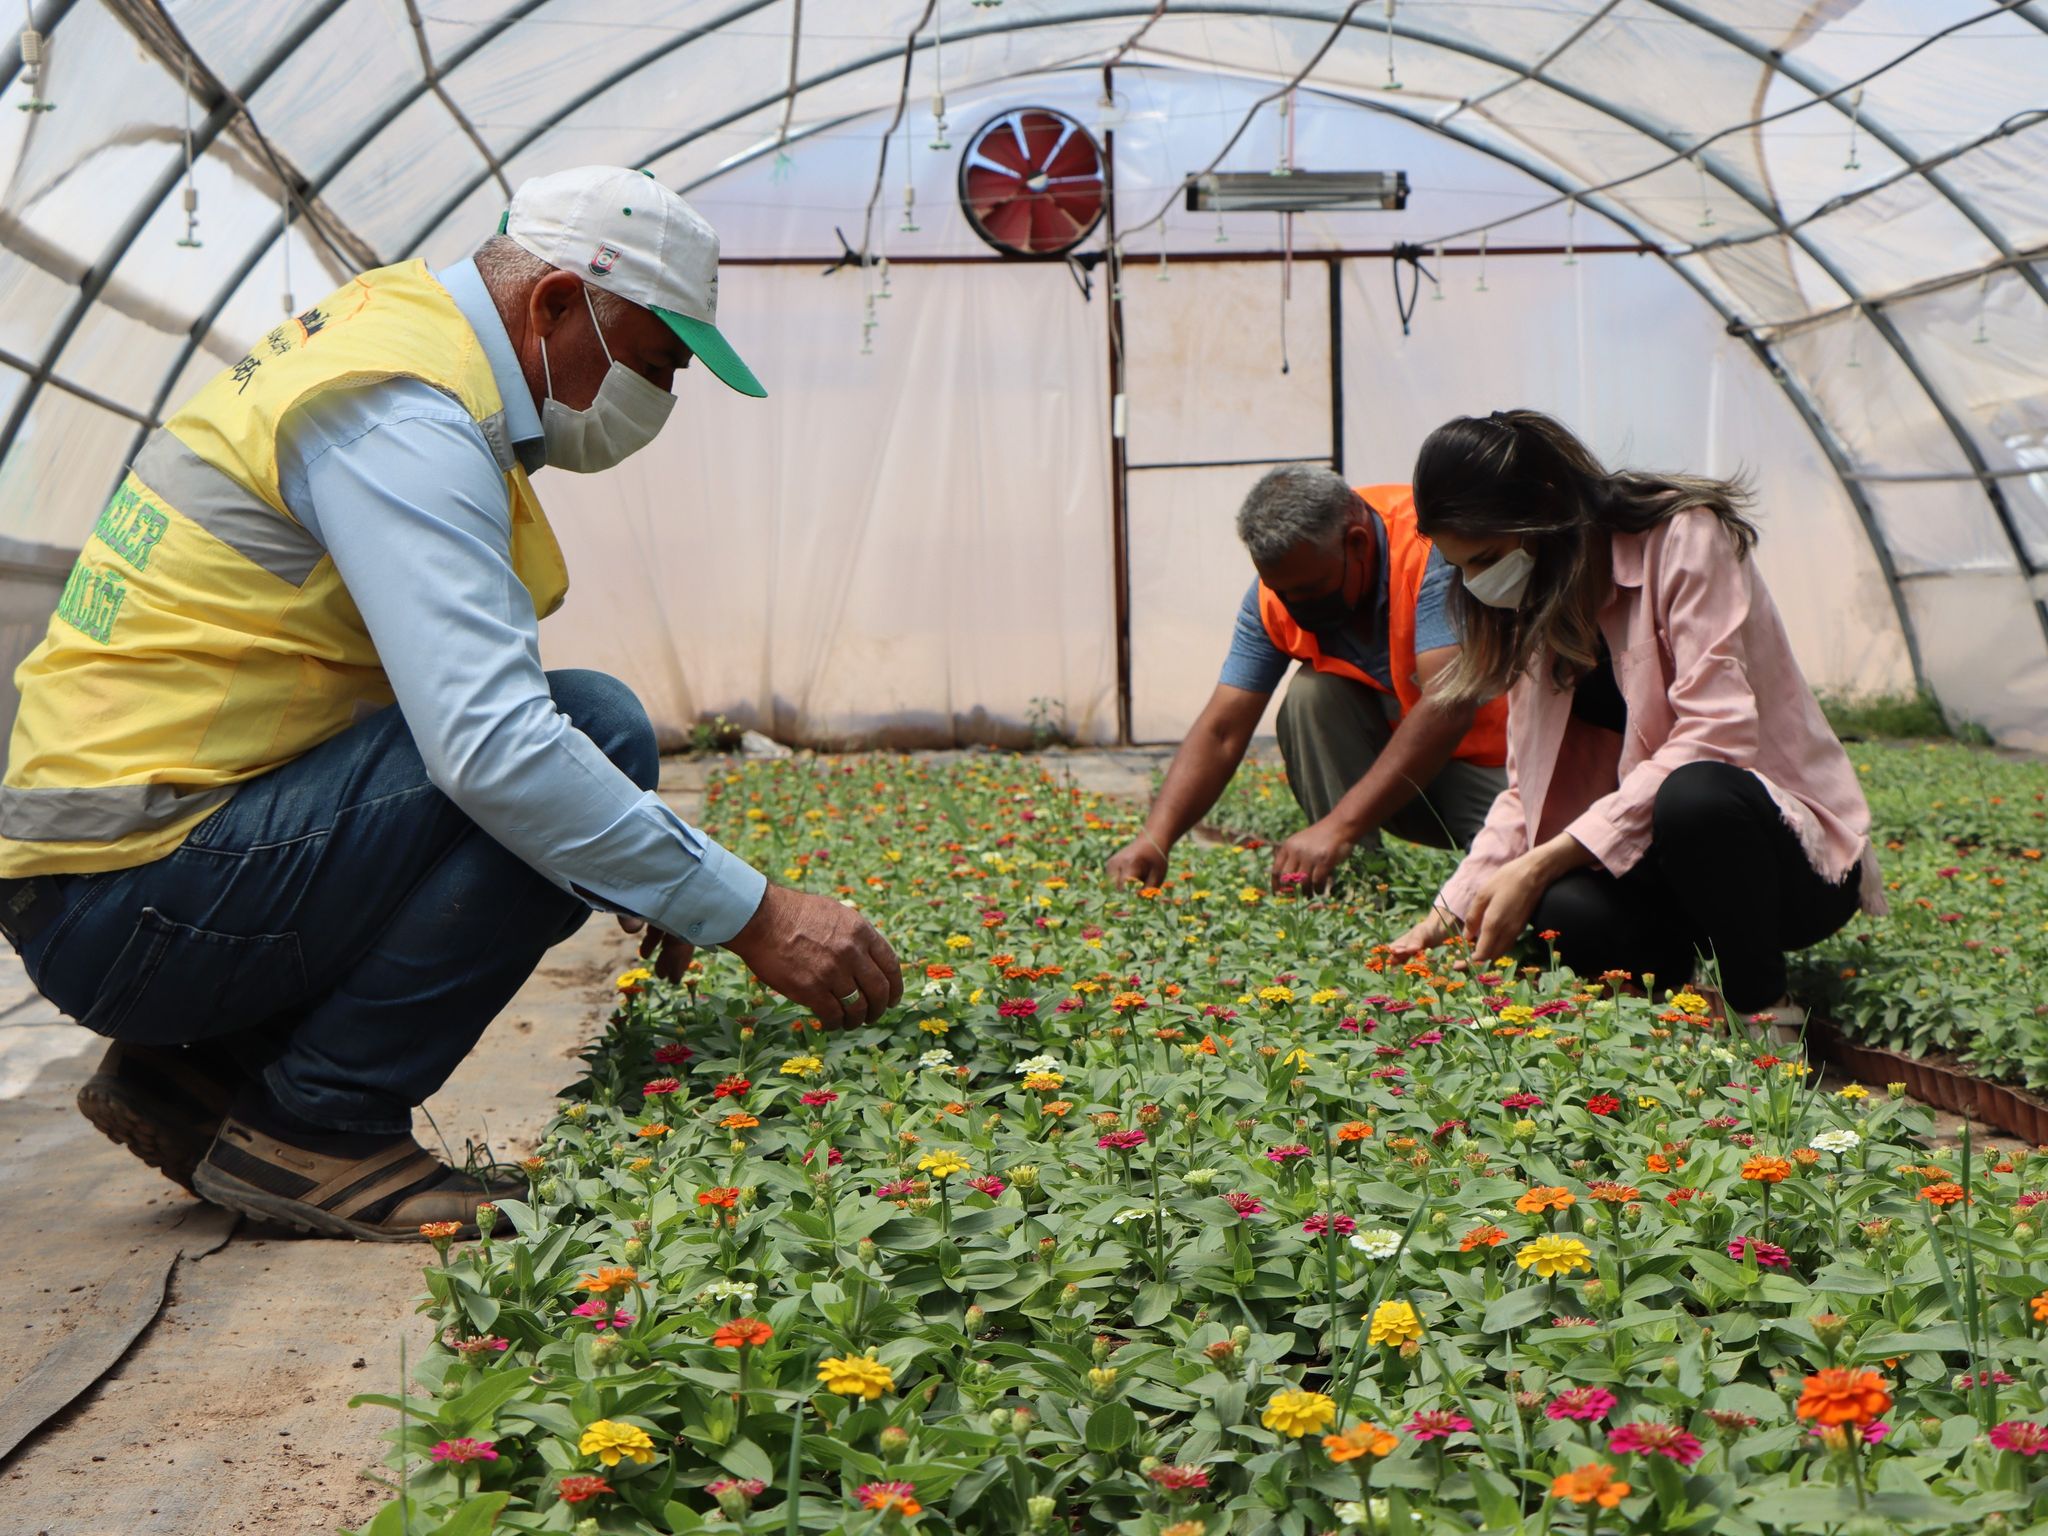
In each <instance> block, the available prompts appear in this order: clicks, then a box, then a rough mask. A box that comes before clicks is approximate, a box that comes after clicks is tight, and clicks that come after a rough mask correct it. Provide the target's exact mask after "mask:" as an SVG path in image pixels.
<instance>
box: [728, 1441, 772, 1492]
mask: <svg viewBox="0 0 2048 1536" xmlns="http://www.w3.org/2000/svg"><path fill="white" fill-rule="evenodd" d="M718 1464H719V1465H720V1466H721V1467H723V1468H725V1470H726V1471H728V1472H730V1473H731V1474H732V1475H733V1476H734V1477H754V1478H759V1479H760V1480H761V1481H762V1482H764V1483H772V1482H774V1481H775V1463H774V1462H772V1461H770V1460H769V1459H768V1453H767V1452H766V1451H764V1450H762V1449H761V1447H760V1446H758V1445H756V1444H754V1442H753V1441H751V1440H749V1439H747V1438H746V1436H744V1435H742V1436H740V1438H738V1439H737V1440H735V1441H733V1442H732V1443H731V1444H730V1445H728V1446H725V1447H724V1448H723V1449H721V1450H720V1451H719V1453H718Z"/></svg>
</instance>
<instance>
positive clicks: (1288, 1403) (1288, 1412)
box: [1259, 1389, 1337, 1440]
mask: <svg viewBox="0 0 2048 1536" xmlns="http://www.w3.org/2000/svg"><path fill="white" fill-rule="evenodd" d="M1336 1417H1337V1404H1336V1402H1335V1401H1334V1400H1333V1399H1331V1398H1328V1397H1325V1396H1324V1395H1323V1394H1322V1393H1320V1392H1297V1391H1293V1390H1291V1389H1290V1390H1286V1391H1281V1392H1275V1393H1274V1394H1273V1397H1272V1400H1271V1401H1269V1402H1268V1403H1267V1404H1266V1411H1265V1412H1264V1413H1262V1414H1260V1415H1259V1422H1260V1423H1261V1424H1263V1425H1265V1426H1266V1428H1268V1429H1270V1430H1273V1431H1274V1432H1275V1433H1277V1434H1282V1435H1286V1436H1287V1437H1288V1438H1290V1439H1293V1440H1299V1439H1300V1438H1301V1437H1302V1436H1303V1435H1308V1434H1313V1433H1315V1432H1316V1431H1317V1430H1319V1429H1321V1428H1322V1427H1323V1426H1324V1425H1325V1424H1327V1423H1329V1422H1330V1421H1331V1420H1332V1419H1334V1418H1336Z"/></svg>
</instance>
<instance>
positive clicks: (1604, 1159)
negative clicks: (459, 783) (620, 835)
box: [364, 759, 2048, 1536]
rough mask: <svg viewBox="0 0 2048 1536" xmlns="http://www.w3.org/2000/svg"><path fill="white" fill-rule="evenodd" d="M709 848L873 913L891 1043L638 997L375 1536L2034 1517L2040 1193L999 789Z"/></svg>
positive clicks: (697, 976)
mask: <svg viewBox="0 0 2048 1536" xmlns="http://www.w3.org/2000/svg"><path fill="white" fill-rule="evenodd" d="M710 800H711V804H710V810H709V817H708V820H709V822H710V824H711V826H712V827H713V829H714V830H715V831H716V832H717V833H718V835H720V836H721V837H722V838H723V839H724V840H726V841H727V842H728V843H729V844H731V845H732V846H735V847H737V848H739V849H741V850H743V851H744V852H745V853H746V854H747V855H748V856H749V857H750V858H752V859H753V860H754V861H755V862H756V863H758V864H761V865H762V866H763V867H765V868H767V869H769V870H770V871H771V872H773V873H775V874H777V875H778V876H779V877H781V878H783V879H785V880H788V881H790V882H792V883H798V884H802V885H804V886H806V887H808V888H811V889H816V890H824V891H836V892H837V893H839V894H840V895H842V896H843V897H845V898H846V899H849V900H856V901H858V902H859V903H860V904H861V905H862V907H863V908H864V909H866V910H868V911H869V912H870V913H871V914H872V915H873V916H874V917H875V919H876V921H877V922H878V923H879V924H880V926H881V927H882V928H883V930H884V931H885V932H886V933H887V934H888V935H889V936H890V938H891V939H892V941H893V942H894V943H895V944H896V946H897V948H898V950H899V952H900V953H901V954H902V955H903V957H904V961H905V965H906V969H907V971H908V973H909V975H910V985H909V989H908V994H907V997H906V1002H905V1006H904V1008H903V1009H901V1010H900V1011H899V1013H898V1014H897V1015H896V1016H894V1017H892V1019H891V1020H890V1021H889V1022H888V1024H887V1025H886V1026H883V1027H877V1028H868V1029H862V1030H856V1031H849V1032H839V1033H821V1032H818V1031H816V1029H815V1027H807V1026H806V1021H804V1020H803V1019H801V1018H799V1017H797V1016H796V1014H795V1013H794V1011H793V1010H792V1009H790V1008H789V1007H787V1006H786V1005H782V1004H779V1003H775V1002H773V1001H771V1000H769V999H767V998H766V997H764V996H763V995H761V994H760V993H759V992H758V991H757V990H755V989H753V988H752V986H751V984H750V983H749V982H748V981H747V979H746V978H745V976H744V974H743V973H742V972H741V971H740V970H739V969H738V967H737V966H736V964H735V963H734V962H732V961H731V960H730V959H728V958H726V957H723V956H719V957H715V958H713V959H712V960H711V961H710V963H709V964H708V965H707V966H704V967H702V968H701V969H697V970H694V971H693V974H692V977H691V979H690V982H689V984H688V985H687V986H685V987H683V988H677V989H667V988H663V987H660V986H657V985H655V984H653V983H652V982H651V980H649V979H648V978H647V977H645V975H644V974H639V973H629V974H628V976H627V977H626V978H622V980H623V981H624V983H625V987H624V990H623V995H622V1000H621V1006H620V1009H619V1011H618V1012H617V1014H616V1015H615V1017H614V1019H613V1021H612V1023H611V1025H610V1027H609V1028H608V1030H607V1032H606V1034H605V1036H604V1037H603V1038H602V1039H601V1040H600V1041H598V1042H596V1043H595V1044H594V1045H593V1046H592V1048H591V1049H590V1051H589V1052H588V1053H587V1056H586V1061H587V1069H588V1070H587V1075H586V1076H585V1078H584V1079H583V1080H582V1082H581V1083H580V1084H578V1085H577V1087H576V1088H575V1089H574V1090H573V1091H572V1093H571V1094H570V1096H569V1100H568V1102H567V1103H566V1104H565V1106H564V1108H563V1110H562V1112H561V1114H560V1116H559V1117H558V1119H557V1120H556V1121H555V1123H554V1125H553V1126H552V1128H551V1129H550V1131H549V1132H548V1135H547V1138H546V1141H545V1144H544V1146H543V1148H542V1151H541V1155H540V1156H539V1157H537V1158H536V1159H534V1160H533V1161H532V1163H531V1164H530V1165H529V1166H528V1172H529V1175H530V1181H531V1191H532V1193H531V1198H530V1199H528V1200H526V1201H523V1202H507V1203H506V1204H505V1206H504V1207H503V1209H502V1211H501V1212H500V1213H499V1220H498V1222H497V1223H496V1225H495V1230H494V1231H493V1233H492V1234H491V1235H490V1236H489V1237H488V1238H487V1239H486V1240H485V1241H483V1242H481V1243H477V1244H469V1245H462V1246H459V1247H454V1246H451V1245H449V1244H447V1243H446V1242H445V1241H444V1242H443V1243H442V1244H441V1245H440V1246H441V1248H442V1250H443V1251H442V1252H441V1253H440V1254H439V1257H438V1262H437V1263H436V1264H435V1265H434V1266H433V1267H432V1268H431V1269H430V1270H429V1271H428V1277H427V1278H428V1286H429V1291H430V1296H429V1300H428V1302H427V1306H428V1308H429V1310H430V1311H431V1312H432V1314H433V1316H434V1318H435V1321H436V1324H437V1327H438V1328H439V1329H440V1330H441V1332H442V1343H441V1344H440V1345H437V1347H436V1348H435V1349H434V1351H433V1352H432V1354H431V1355H430V1356H429V1357H428V1358H427V1359H425V1360H423V1361H419V1362H415V1365H416V1369H415V1371H414V1373H413V1374H414V1376H415V1379H416V1380H417V1382H418V1383H420V1385H421V1386H422V1387H423V1389H424V1391H423V1392H416V1393H415V1394H414V1395H412V1396H410V1397H407V1398H405V1399H403V1400H401V1399H399V1398H397V1397H377V1396H373V1397H371V1398H369V1399H366V1400H364V1401H368V1402H370V1403H374V1404H376V1405H378V1406H379V1407H380V1409H381V1410H386V1411H394V1417H393V1424H394V1426H395V1427H394V1429H393V1439H394V1442H395V1445H394V1452H393V1462H394V1466H395V1467H396V1469H397V1471H398V1473H399V1474H401V1476H402V1486H403V1492H402V1496H401V1497H396V1498H394V1499H393V1501H392V1502H391V1503H390V1504H389V1505H388V1506H387V1507H386V1508H385V1510H384V1511H383V1512H382V1513H380V1515H379V1516H378V1517H377V1519H376V1521H374V1522H373V1523H372V1525H371V1526H370V1527H369V1528H368V1529H369V1530H370V1531H371V1532H373V1533H375V1536H396V1533H398V1532H400V1531H401V1530H410V1531H412V1532H427V1531H446V1532H458V1533H466V1536H475V1533H480V1532H482V1531H485V1530H487V1529H491V1528H494V1527H493V1522H495V1528H496V1529H501V1530H550V1531H570V1530H577V1531H585V1532H600V1531H602V1532H621V1533H623V1532H638V1533H666V1532H685V1531H698V1530H704V1529H713V1528H715V1529H722V1530H744V1531H753V1532H830V1531H842V1530H843V1531H848V1532H863V1533H864V1532H870V1531H872V1532H889V1531H900V1530H906V1529H918V1530H923V1531H928V1532H961V1533H975V1536H982V1533H987V1536H994V1533H1018V1532H1034V1531H1045V1532H1051V1531H1077V1532H1091V1533H1092V1532H1101V1533H1109V1532H1120V1533H1131V1536H1201V1533H1210V1536H1221V1533H1225V1532H1229V1533H1241V1536H1252V1533H1262V1532H1279V1533H1284V1536H1307V1533H1311V1532H1321V1531H1335V1530H1344V1531H1372V1532H1379V1533H1386V1532H1401V1533H1407V1532H1415V1533H1424V1532H1470V1531H1475V1530H1482V1529H1483V1530H1488V1531H1504V1530H1512V1529H1528V1530H1531V1531H1536V1530H1548V1529H1555V1530H1565V1531H1577V1530H1581V1529H1583V1530H1587V1531H1592V1530H1595V1529H1599V1528H1605V1529H1609V1530H1616V1529H1635V1530H1645V1531H1648V1530H1671V1531H1677V1530H1696V1531H1708V1530H1712V1531H1728V1532H1762V1531H1810V1530H1820V1529H1824V1528H1828V1527H1830V1526H1842V1525H1843V1523H1844V1522H1854V1521H1858V1520H1864V1521H1876V1522H1879V1523H1878V1524H1873V1525H1870V1526H1869V1527H1868V1528H1870V1529H1879V1528H1889V1527H1885V1526H1883V1525H1882V1522H1883V1521H1891V1522H1895V1523H1896V1525H1897V1527H1898V1528H1900V1529H1907V1530H1923V1529H1936V1528H1951V1527H1955V1526H1958V1525H1961V1526H1967V1527H1968V1528H1971V1529H1988V1528H1990V1527H1991V1526H1992V1525H1993V1524H1995V1523H1999V1522H2009V1523H2010V1525H2011V1527H2013V1528H2018V1527H2021V1526H2023V1525H2025V1524H2027V1523H2028V1522H2029V1521H2030V1520H2034V1519H2038V1518H2040V1516H2041V1514H2042V1513H2044V1512H2048V1497H2043V1496H2042V1495H2048V1488H2044V1489H2041V1490H2038V1491H2037V1489H2036V1487H2035V1483H2036V1479H2035V1477H2034V1476H2033V1473H2032V1468H2033V1467H2034V1466H2035V1462H2034V1461H2033V1456H2034V1454H2035V1453H2036V1452H2038V1451H2040V1450H2042V1449H2044V1448H2048V1428H2043V1427H2041V1424H2040V1421H2041V1420H2043V1419H2044V1418H2048V1414H2044V1412H2043V1399H2042V1390H2041V1389H2042V1383H2043V1379H2044V1378H2043V1371H2042V1357H2043V1350H2042V1345H2041V1343H2040V1338H2039V1334H2040V1322H2039V1320H2040V1319H2041V1318H2043V1317H2048V1296H2044V1295H2041V1294H2040V1293H2041V1292H2042V1291H2043V1281H2042V1280H2041V1279H2040V1278H2036V1277H2033V1276H2031V1275H2030V1273H2029V1263H2028V1261H2029V1259H2030V1258H2031V1257H2032V1256H2033V1255H2034V1253H2035V1251H2036V1249H2037V1248H2038V1246H2039V1237H2038V1235H2037V1234H2036V1232H2035V1230H2034V1224H2033V1222H2032V1220H2031V1219H2030V1217H2029V1214H2028V1211H2027V1207H2028V1206H2029V1205H2031V1204H2032V1203H2033V1200H2034V1198H2035V1197H2034V1196H2033V1195H2031V1194H2029V1193H2027V1191H2028V1190H2029V1189H2030V1187H2031V1186H2033V1185H2034V1184H2037V1183H2038V1184H2044V1185H2048V1163H2042V1162H2038V1161H2034V1160H2030V1159H2029V1158H2027V1157H2026V1156H2025V1155H2024V1154H2023V1153H2018V1152H2015V1153H2013V1154H2011V1155H2009V1156H2000V1155H1997V1154H1995V1153H1984V1152H1981V1151H1980V1152H1979V1153H1978V1154H1977V1155H1972V1154H1971V1153H1970V1152H1969V1151H1968V1150H1967V1149H1965V1151H1964V1152H1963V1153H1962V1154H1961V1155H1957V1156H1943V1157H1934V1156H1932V1155H1931V1154H1930V1153H1929V1152H1928V1150H1927V1149H1926V1147H1925V1145H1924V1144H1923V1143H1922V1142H1921V1141H1920V1140H1919V1133H1921V1132H1923V1131H1924V1130H1925V1129H1926V1124H1927V1122H1926V1116H1925V1114H1924V1112H1923V1111H1921V1110H1920V1109H1919V1108H1917V1107H1916V1106H1914V1105H1912V1104H1910V1103H1907V1102H1904V1101H1901V1100H1894V1099H1890V1098H1887V1097H1885V1096H1883V1095H1881V1094H1880V1095H1875V1096H1872V1095H1865V1094H1863V1092H1862V1090H1850V1091H1849V1092H1847V1093H1845V1094H1843V1095H1837V1096H1824V1095H1822V1094H1820V1093H1818V1092H1816V1091H1815V1090H1814V1089H1813V1088H1812V1087H1811V1086H1810V1081H1811V1080H1810V1077H1809V1075H1808V1074H1807V1072H1806V1069H1805V1067H1804V1064H1803V1063H1801V1062H1799V1061H1787V1060H1780V1059H1779V1058H1778V1057H1776V1056H1773V1055H1770V1054H1768V1053H1767V1052H1766V1051H1765V1050H1764V1048H1763V1047H1762V1046H1759V1045H1754V1044H1751V1043H1750V1042H1747V1041H1744V1040H1741V1039H1737V1038H1730V1037H1726V1036H1723V1035H1720V1034H1717V1033H1716V1032H1714V1030H1713V1029H1712V1028H1711V1027H1710V1025H1709V1024H1708V1022H1707V1021H1706V1020H1705V1019H1704V1017H1703V1015H1704V1013H1705V1007H1704V1004H1702V1003H1701V1002H1699V1000H1698V999H1695V998H1691V997H1689V996H1684V997H1681V998H1679V999H1677V1000H1676V1001H1674V1002H1667V1003H1664V1004H1653V1003H1651V1002H1648V1001H1644V1000H1639V999H1629V998H1618V999H1617V998H1612V997H1609V996H1607V995H1606V988H1604V987H1603V986H1601V985H1600V984H1598V983H1593V984H1585V983H1581V982H1580V981H1578V980H1575V979H1573V978H1571V977H1569V976H1567V975H1564V974H1561V973H1558V972H1555V971H1553V970H1551V969H1549V968H1547V967H1543V966H1536V967H1531V968H1529V969H1528V970H1525V971H1522V972H1518V973H1510V974H1494V973H1485V974H1474V973H1473V972H1472V971H1471V970H1470V969H1469V968H1468V967H1467V966H1466V964H1465V962H1463V961H1462V960H1460V959H1457V958H1455V956H1454V955H1453V956H1437V957H1432V958H1433V960H1434V967H1433V966H1432V965H1429V964H1422V963H1419V962H1418V963H1415V964H1411V965H1410V966H1408V967H1406V968H1405V969H1404V968H1399V967H1394V966H1391V965H1390V964H1389V963H1388V961H1387V960H1386V958H1385V952H1384V950H1383V949H1382V948H1378V947H1376V946H1378V945H1380V944H1381V942H1382V941H1383V940H1384V939H1385V938H1387V937H1388V936H1389V934H1390V932H1391V931H1392V929H1391V927H1390V925H1389V921H1388V919H1387V918H1386V916H1385V915H1384V913H1383V912H1382V911H1381V910H1380V902H1379V901H1377V900H1372V899H1368V900H1367V902H1366V903H1365V905H1364V906H1363V907H1360V906H1358V905H1341V904H1324V903H1316V902H1310V901H1306V900H1301V899H1297V898H1296V897H1293V896H1288V895H1277V896H1276V895H1274V894H1272V893H1270V892H1268V891H1265V890H1263V889H1262V888H1261V884H1260V877H1261V875H1262V874H1263V872H1264V870H1265V869H1266V867H1267V864H1266V856H1265V855H1263V854H1261V853H1258V852H1249V851H1245V850H1240V849H1231V848H1215V849H1189V850H1186V851H1185V852H1184V853H1183V854H1182V856H1181V857H1180V858H1179V859H1178V860H1177V868H1176V874H1175V877H1174V879H1173V880H1172V881H1171V882H1170V883H1169V884H1168V885H1167V886H1166V887H1165V888H1164V889H1160V890H1147V891H1142V892H1122V893H1117V892H1110V891H1107V890H1105V889H1104V888H1103V887H1102V885H1101V883H1100V881H1099V878H1098V874H1097V871H1098V870H1099V868H1100V863H1101V861H1102V859H1103V858H1104V857H1105V856H1106V854H1107V853H1108V852H1109V851H1110V850H1111V849H1112V848H1114V847H1115V846H1117V845H1118V843H1119V842H1121V841H1122V840H1123V839H1124V838H1126V837H1127V836H1128V835H1129V833H1130V827H1131V822H1130V819H1129V815H1128V812H1127V811H1126V810H1124V809H1122V808H1113V807H1111V806H1109V805H1107V804H1105V803H1102V802H1098V801H1094V800H1092V799H1090V798H1089V797H1086V796H1083V795H1081V794H1079V793H1077V792H1075V791H1072V790H1070V789H1068V788H1066V787H1065V786H1063V785H1062V784H1060V783H1058V782H1055V781H1053V780H1052V779H1050V778H1047V777H1040V776H1037V775H1036V774H1035V770H1032V769H1030V768H1029V767H1027V766H1026V765H1023V764H1021V763H1018V762H1016V761H1014V760H1005V759H995V760H991V761H989V762H988V763H986V764H978V765H967V766H961V767H955V768H949V769H946V770H943V771H941V770H937V769H932V768H927V767H923V766H920V765H919V764H917V763H915V762H913V761H909V760H901V759H851V760H840V761H832V760H807V759H799V760H795V761H791V762H784V763H777V764H773V765H768V766H762V767H751V768H747V769H745V770H742V771H738V772H735V773H732V774H730V775H727V776H724V777H722V778H720V779H719V780H718V781H717V782H716V783H715V784H714V785H713V787H712V792H711V796H710ZM1384 894H1385V893H1376V892H1370V891H1368V892H1367V893H1366V895H1367V897H1368V898H1372V897H1375V896H1378V897H1382V898H1383V897H1384ZM2030 1175H2034V1176H2033V1177H2030ZM401 1406H402V1411H403V1414H404V1417H403V1418H402V1419H400V1418H398V1417H397V1416H396V1413H395V1411H397V1410H400V1409H401ZM400 1480H401V1479H400V1477H394V1482H398V1481H400ZM1859 1511H1867V1513H1866V1514H1859ZM1844 1528H1849V1527H1844ZM1857 1528H1861V1527H1857Z"/></svg>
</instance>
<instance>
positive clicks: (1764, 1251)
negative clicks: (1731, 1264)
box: [1728, 1237, 1792, 1269]
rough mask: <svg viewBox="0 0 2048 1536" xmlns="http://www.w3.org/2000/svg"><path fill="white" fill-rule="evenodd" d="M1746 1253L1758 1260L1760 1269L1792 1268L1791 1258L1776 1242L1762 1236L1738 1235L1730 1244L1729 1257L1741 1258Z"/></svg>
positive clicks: (1757, 1263) (1757, 1265) (1757, 1264)
mask: <svg viewBox="0 0 2048 1536" xmlns="http://www.w3.org/2000/svg"><path fill="white" fill-rule="evenodd" d="M1745 1254H1747V1255H1749V1256H1750V1257H1753V1258H1754V1259H1755V1260H1756V1267H1757V1268H1758V1269H1790V1268H1791V1267H1792V1261H1791V1259H1789V1258H1787V1257H1786V1255H1785V1250H1784V1249H1782V1248H1780V1247H1779V1246H1778V1245H1777V1244H1776V1243H1767V1242H1764V1241H1763V1240H1762V1239H1761V1238H1755V1237H1738V1238H1736V1239H1735V1241H1734V1242H1732V1243H1730V1244H1729V1245H1728V1257H1729V1258H1731V1259H1738V1260H1739V1259H1741V1258H1742V1257H1743V1256H1744V1255H1745Z"/></svg>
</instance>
